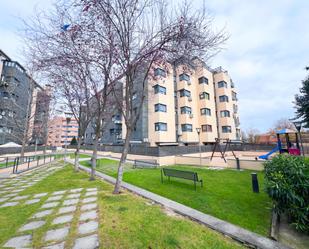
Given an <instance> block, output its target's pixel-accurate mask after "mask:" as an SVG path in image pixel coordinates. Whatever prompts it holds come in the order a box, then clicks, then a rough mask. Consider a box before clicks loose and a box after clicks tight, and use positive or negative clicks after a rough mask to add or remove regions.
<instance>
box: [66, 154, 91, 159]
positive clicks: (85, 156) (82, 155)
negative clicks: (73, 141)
mask: <svg viewBox="0 0 309 249" xmlns="http://www.w3.org/2000/svg"><path fill="white" fill-rule="evenodd" d="M90 157H91V156H90V155H87V154H79V158H90ZM70 158H75V154H70Z"/></svg>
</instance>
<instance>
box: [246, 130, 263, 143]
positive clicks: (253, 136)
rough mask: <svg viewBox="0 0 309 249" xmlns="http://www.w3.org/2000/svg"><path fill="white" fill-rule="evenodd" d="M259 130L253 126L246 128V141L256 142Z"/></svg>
mask: <svg viewBox="0 0 309 249" xmlns="http://www.w3.org/2000/svg"><path fill="white" fill-rule="evenodd" d="M259 134H260V131H259V130H257V129H254V128H251V129H248V130H247V131H246V135H245V137H246V138H247V142H248V143H252V144H255V143H256V142H257V139H258V136H259Z"/></svg>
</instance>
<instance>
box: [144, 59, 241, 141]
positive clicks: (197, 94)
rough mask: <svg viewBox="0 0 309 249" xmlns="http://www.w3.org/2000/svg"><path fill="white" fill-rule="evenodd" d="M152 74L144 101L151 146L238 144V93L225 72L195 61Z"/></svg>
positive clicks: (160, 68)
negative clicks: (220, 140) (219, 140)
mask: <svg viewBox="0 0 309 249" xmlns="http://www.w3.org/2000/svg"><path fill="white" fill-rule="evenodd" d="M153 73H154V77H153V79H152V80H150V81H149V84H148V100H147V106H148V137H147V139H146V141H147V142H149V143H150V145H151V146H156V145H164V144H166V145H168V144H171V143H177V144H179V145H189V144H197V143H199V141H200V143H201V144H207V143H213V142H215V138H224V139H231V140H240V136H241V135H240V134H241V133H240V127H239V125H240V123H239V116H238V103H237V91H236V89H235V86H234V83H233V81H232V79H231V77H230V76H229V74H228V72H227V71H226V70H223V69H222V68H221V67H219V68H216V69H211V68H209V67H208V66H207V65H206V64H205V63H204V62H202V61H201V60H199V59H198V58H196V59H194V60H192V61H190V62H189V63H188V62H187V61H186V62H185V63H184V62H183V61H178V62H177V63H175V64H174V65H171V64H169V65H167V66H166V65H164V66H161V67H160V66H158V67H156V68H155V69H154V72H153ZM196 128H200V137H199V135H198V132H197V129H196Z"/></svg>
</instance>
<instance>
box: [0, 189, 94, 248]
mask: <svg viewBox="0 0 309 249" xmlns="http://www.w3.org/2000/svg"><path fill="white" fill-rule="evenodd" d="M23 186H24V185H23ZM97 195H98V191H97V188H91V189H83V188H76V189H69V190H60V191H55V192H52V193H38V194H34V195H21V196H16V197H17V198H16V197H15V196H14V197H11V199H13V198H15V200H16V201H14V202H13V201H12V202H10V201H8V200H10V198H8V197H1V198H2V199H0V200H3V202H2V203H0V204H2V205H13V204H14V205H18V204H19V203H20V202H23V203H24V204H29V205H30V204H32V203H37V202H40V201H41V200H42V198H44V199H45V202H44V203H42V204H41V206H40V207H38V209H37V211H36V213H35V214H33V215H32V216H31V217H29V219H28V221H27V222H25V224H23V225H22V226H21V227H20V228H19V229H18V231H17V233H16V234H15V235H14V236H13V235H12V238H11V239H9V240H8V241H7V242H6V243H5V246H7V247H12V248H31V247H32V236H33V235H35V234H36V233H38V232H37V230H38V229H41V228H44V229H45V230H46V233H45V234H42V235H40V238H41V242H42V243H43V244H42V247H41V248H46V249H63V248H68V245H67V246H66V241H67V240H68V241H72V239H73V244H72V246H73V248H82V249H87V248H89V249H94V248H98V247H99V238H98V228H99V215H98V212H99V210H98V205H97ZM12 203H13V204H12ZM73 221H76V222H73ZM71 229H73V233H71V232H70V231H71ZM74 231H76V232H74ZM30 233H31V235H29V234H30ZM40 233H41V232H40ZM70 234H71V235H70ZM72 234H73V235H72ZM35 236H37V235H35ZM69 236H75V237H73V238H70V239H69ZM68 243H69V242H68ZM70 243H72V242H70ZM70 248H72V247H70Z"/></svg>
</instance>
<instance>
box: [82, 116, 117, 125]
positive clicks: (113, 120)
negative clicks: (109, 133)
mask: <svg viewBox="0 0 309 249" xmlns="http://www.w3.org/2000/svg"><path fill="white" fill-rule="evenodd" d="M115 121H121V115H120V114H116V115H113V116H112V122H115ZM77 128H78V126H77Z"/></svg>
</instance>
